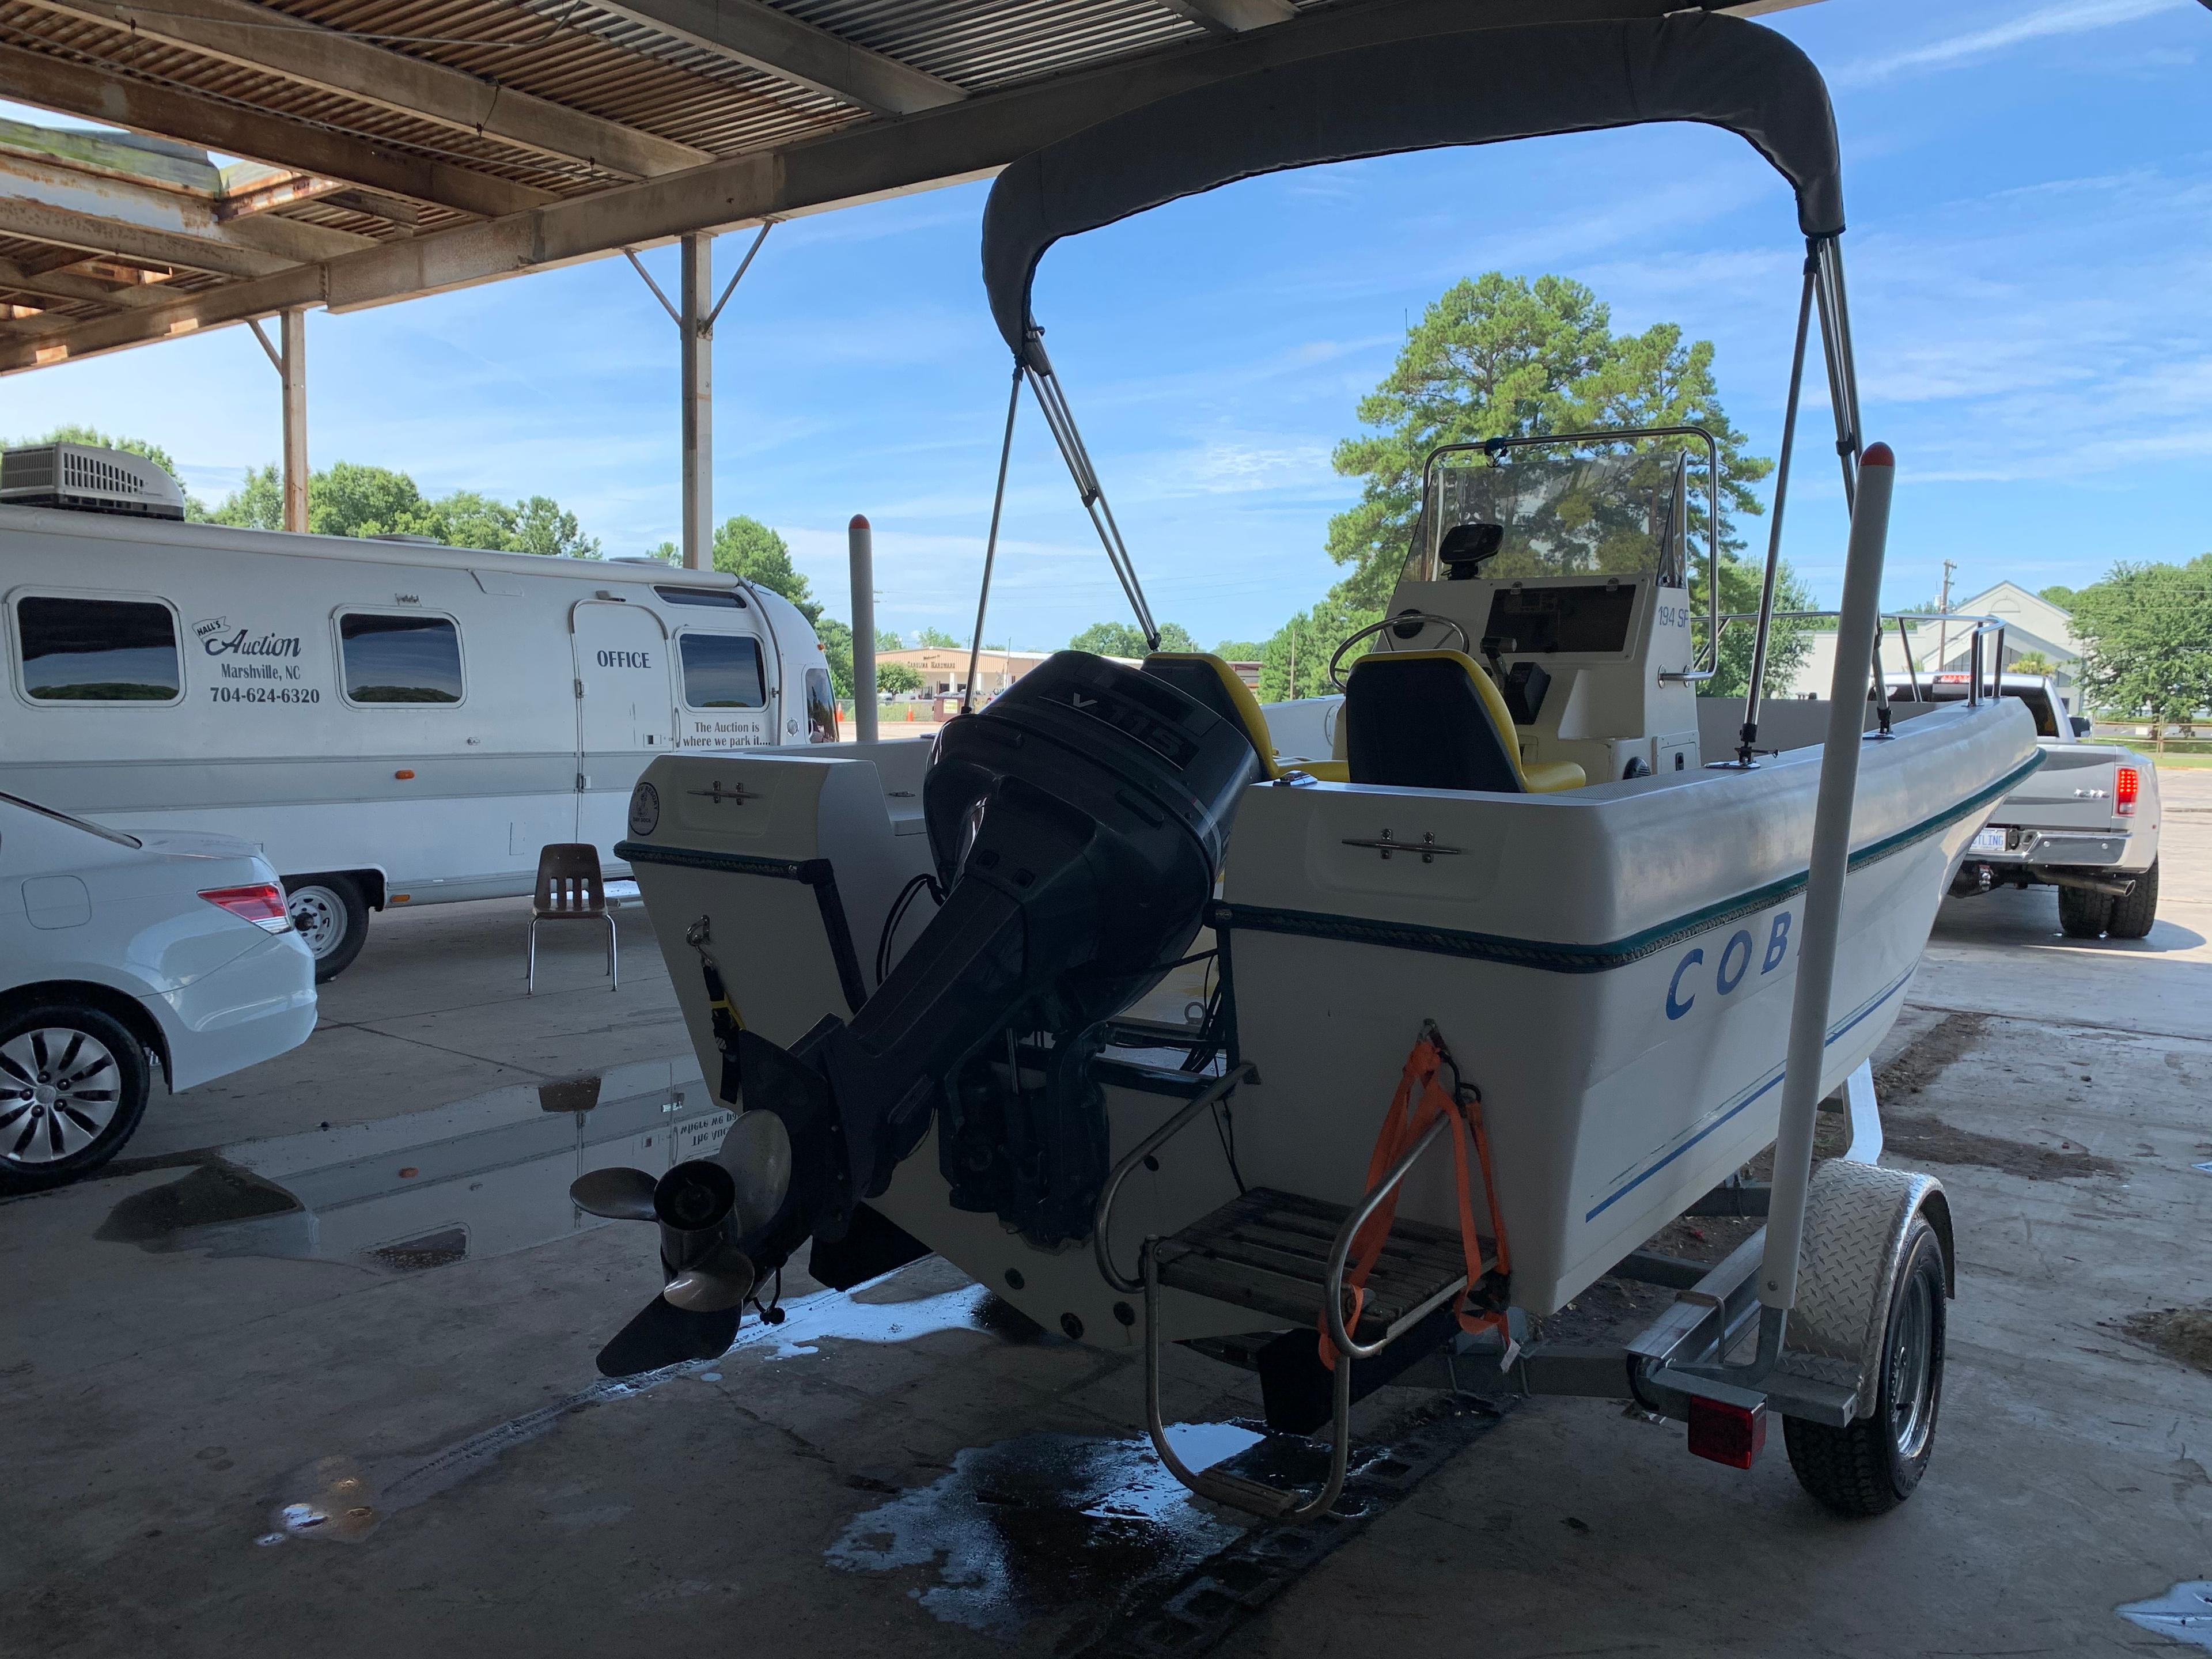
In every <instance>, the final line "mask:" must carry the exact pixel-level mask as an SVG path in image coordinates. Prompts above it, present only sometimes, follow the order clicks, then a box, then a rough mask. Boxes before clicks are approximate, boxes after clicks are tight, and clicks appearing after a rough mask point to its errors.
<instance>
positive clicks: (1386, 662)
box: [1344, 651, 1588, 795]
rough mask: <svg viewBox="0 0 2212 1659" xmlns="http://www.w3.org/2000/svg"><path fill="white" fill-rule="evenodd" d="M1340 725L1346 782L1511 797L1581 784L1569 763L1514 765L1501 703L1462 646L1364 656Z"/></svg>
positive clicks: (1515, 747)
mask: <svg viewBox="0 0 2212 1659" xmlns="http://www.w3.org/2000/svg"><path fill="white" fill-rule="evenodd" d="M1344 721H1345V746H1346V757H1347V760H1348V762H1349V764H1350V769H1351V774H1352V782H1354V783H1373V784H1383V785H1388V786H1391V787H1397V788H1401V789H1471V790H1481V791H1484V792H1486V793H1492V794H1505V795H1519V794H1548V793H1553V791H1556V790H1561V789H1579V788H1581V787H1583V784H1584V783H1585V782H1587V781H1588V779H1587V778H1586V777H1585V776H1584V775H1583V769H1582V768H1581V767H1579V766H1577V765H1574V764H1573V763H1571V762H1565V761H1553V762H1547V763H1536V764H1534V765H1529V764H1524V763H1522V759H1521V744H1520V741H1519V739H1518V738H1516V736H1515V734H1514V730H1513V716H1512V714H1510V712H1509V711H1508V710H1507V708H1506V707H1505V699H1504V697H1503V696H1500V695H1499V694H1498V688H1497V687H1496V686H1495V685H1493V684H1492V683H1491V679H1490V676H1489V675H1487V674H1486V673H1484V672H1483V671H1482V669H1481V668H1480V665H1477V664H1476V662H1475V660H1474V658H1472V657H1470V656H1468V654H1467V653H1465V652H1463V651H1376V652H1370V653H1369V654H1368V655H1366V656H1364V657H1362V658H1361V659H1359V660H1358V662H1356V663H1354V664H1352V675H1351V678H1349V679H1348V680H1346V683H1345V693H1344Z"/></svg>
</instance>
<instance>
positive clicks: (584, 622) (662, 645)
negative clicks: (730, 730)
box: [568, 599, 676, 856]
mask: <svg viewBox="0 0 2212 1659" xmlns="http://www.w3.org/2000/svg"><path fill="white" fill-rule="evenodd" d="M568 625H569V628H570V630H571V632H572V634H573V636H574V644H575V661H576V691H577V696H576V839H577V840H578V841H588V842H592V843H593V844H594V845H595V846H597V847H598V848H599V850H600V852H601V853H602V854H609V855H610V856H611V850H610V849H611V848H613V846H614V844H615V842H618V841H620V840H621V839H622V837H623V822H624V819H623V813H624V810H625V808H626V806H627V805H628V803H629V792H630V789H631V787H632V786H633V785H635V783H636V782H637V777H638V774H639V773H641V772H642V771H644V770H645V769H646V766H647V763H649V762H650V761H651V760H652V759H653V757H654V756H655V755H658V754H659V753H660V752H661V751H662V750H665V749H666V748H668V747H670V745H671V743H672V742H673V740H674V737H675V732H676V709H675V704H674V701H673V698H672V696H671V690H670V687H671V680H670V678H669V674H670V668H669V660H668V638H667V635H665V634H663V633H662V632H661V629H660V619H659V617H655V616H654V615H653V612H652V611H648V610H647V609H646V608H645V607H644V606H643V605H623V604H620V603H617V602H615V601H611V600H604V599H601V600H594V599H586V600H585V601H583V602H582V603H581V604H580V605H577V606H576V607H575V608H574V610H573V611H570V612H569V613H568Z"/></svg>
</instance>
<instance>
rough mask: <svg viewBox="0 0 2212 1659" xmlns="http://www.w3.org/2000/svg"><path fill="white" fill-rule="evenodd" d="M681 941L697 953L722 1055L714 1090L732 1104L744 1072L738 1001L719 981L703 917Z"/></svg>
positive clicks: (717, 964) (742, 1081) (720, 975)
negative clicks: (741, 1067) (741, 1065)
mask: <svg viewBox="0 0 2212 1659" xmlns="http://www.w3.org/2000/svg"><path fill="white" fill-rule="evenodd" d="M684 943H685V944H686V945H690V947H691V948H692V949H693V950H695V951H697V952H698V953H699V976H700V978H701V979H702V980H703V981H705V982H706V986H707V1016H708V1018H709V1019H710V1020H711V1021H712V1022H713V1023H714V1048H715V1049H716V1051H717V1052H718V1053H720V1055H721V1056H722V1077H721V1081H720V1083H719V1084H718V1085H716V1086H715V1090H714V1092H715V1093H716V1094H718V1095H720V1097H722V1100H723V1103H725V1104H726V1105H731V1106H735V1105H736V1104H737V1103H738V1097H739V1094H740V1092H741V1091H742V1089H743V1087H744V1073H743V1071H742V1070H741V1069H740V1068H739V1066H738V1032H740V1031H742V1030H744V1029H745V1022H744V1017H743V1016H742V1015H740V1014H739V1013H738V1006H737V1004H735V1003H734V1002H732V1001H731V1000H730V993H729V988H728V987H726V985H724V984H723V982H722V969H721V965H720V963H717V962H716V961H715V960H714V952H713V951H709V950H708V948H707V947H708V945H710V944H712V943H713V935H712V933H711V932H710V931H709V928H708V921H707V918H706V917H704V916H702V917H700V918H699V920H698V921H695V922H693V923H692V924H691V925H690V927H687V928H685V929H684Z"/></svg>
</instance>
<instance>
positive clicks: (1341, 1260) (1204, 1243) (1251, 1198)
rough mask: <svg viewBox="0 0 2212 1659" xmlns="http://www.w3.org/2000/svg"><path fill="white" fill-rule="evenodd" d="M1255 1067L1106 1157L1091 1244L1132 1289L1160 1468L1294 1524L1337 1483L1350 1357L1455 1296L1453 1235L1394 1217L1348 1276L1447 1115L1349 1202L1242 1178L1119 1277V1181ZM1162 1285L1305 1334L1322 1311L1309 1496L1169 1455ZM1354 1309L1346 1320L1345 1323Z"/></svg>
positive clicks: (1377, 1347)
mask: <svg viewBox="0 0 2212 1659" xmlns="http://www.w3.org/2000/svg"><path fill="white" fill-rule="evenodd" d="M1255 1075H1256V1073H1255V1068H1253V1067H1252V1066H1249V1065H1248V1066H1234V1067H1232V1068H1231V1070H1230V1072H1229V1073H1228V1074H1227V1075H1225V1076H1224V1077H1222V1078H1220V1079H1218V1080H1217V1081H1216V1082H1215V1083H1214V1084H1213V1085H1212V1086H1211V1087H1210V1088H1208V1089H1206V1091H1203V1092H1202V1093H1200V1094H1199V1095H1198V1096H1197V1097H1194V1099H1192V1100H1191V1101H1190V1103H1188V1104H1187V1105H1186V1106H1184V1107H1183V1108H1182V1109H1181V1110H1180V1111H1178V1112H1176V1114H1175V1115H1174V1116H1172V1117H1170V1119H1168V1121H1166V1122H1165V1123H1163V1124H1162V1125H1161V1126H1160V1127H1158V1129H1156V1130H1154V1131H1153V1132H1152V1133H1151V1134H1150V1135H1148V1136H1146V1138H1145V1139H1144V1140H1143V1141H1141V1142H1139V1144H1138V1145H1137V1146H1136V1147H1135V1148H1133V1150H1132V1151H1131V1152H1129V1154H1128V1155H1127V1157H1125V1158H1122V1159H1121V1162H1120V1163H1118V1164H1115V1166H1114V1172H1113V1174H1112V1175H1111V1176H1109V1177H1108V1179H1107V1182H1106V1184H1105V1186H1104V1188H1103V1189H1102V1190H1101V1191H1100V1193H1099V1196H1098V1207H1097V1216H1096V1231H1095V1234H1094V1243H1095V1247H1096V1249H1097V1257H1098V1267H1099V1271H1100V1272H1101V1273H1103V1275H1104V1276H1105V1278H1106V1279H1107V1281H1108V1282H1109V1284H1111V1285H1113V1286H1114V1287H1115V1289H1116V1290H1119V1291H1122V1292H1123V1293H1125V1294H1127V1295H1136V1294H1138V1293H1139V1292H1141V1293H1142V1295H1143V1297H1144V1309H1145V1424H1146V1429H1147V1431H1149V1432H1150V1433H1151V1435H1152V1446H1153V1449H1155V1450H1156V1451H1158V1453H1159V1456H1160V1461H1161V1462H1163V1463H1164V1464H1165V1465H1166V1466H1167V1468H1168V1472H1169V1473H1170V1474H1172V1475H1174V1476H1175V1478H1176V1480H1180V1481H1181V1482H1182V1484H1183V1485H1184V1486H1187V1487H1188V1488H1189V1489H1190V1490H1191V1491H1192V1492H1195V1493H1197V1494H1198V1495H1199V1496H1200V1497H1201V1498H1211V1499H1212V1500H1213V1501H1215V1502H1216V1503H1220V1504H1229V1505H1230V1506H1231V1507H1232V1508H1235V1509H1240V1510H1244V1511H1246V1512H1247V1513H1249V1514H1252V1515H1256V1516H1261V1518H1262V1519H1265V1520H1269V1521H1279V1522H1299V1521H1306V1520H1310V1519H1312V1518H1314V1517H1315V1516H1319V1515H1322V1514H1323V1513H1325V1512H1327V1510H1328V1509H1329V1508H1330V1507H1331V1506H1332V1505H1333V1504H1334V1503H1335V1502H1336V1500H1337V1498H1339V1497H1340V1496H1341V1495H1342V1494H1343V1492H1344V1482H1345V1476H1346V1471H1347V1468H1348V1467H1349V1464H1350V1460H1351V1451H1352V1364H1353V1362H1354V1361H1356V1360H1369V1359H1373V1358H1376V1356H1377V1355H1379V1354H1381V1353H1382V1352H1383V1351H1384V1350H1385V1349H1387V1348H1389V1346H1391V1345H1392V1344H1393V1343H1395V1342H1396V1341H1397V1340H1400V1339H1401V1337H1403V1336H1405V1335H1406V1334H1407V1333H1408V1332H1410V1331H1412V1330H1413V1329H1414V1328H1416V1327H1417V1326H1419V1325H1420V1324H1421V1323H1422V1322H1424V1321H1425V1320H1427V1319H1428V1318H1429V1317H1430V1316H1431V1315H1432V1314H1434V1313H1435V1312H1436V1311H1437V1310H1438V1309H1440V1308H1444V1307H1447V1306H1449V1305H1452V1304H1456V1303H1457V1302H1458V1301H1459V1299H1460V1298H1461V1297H1462V1296H1463V1295H1464V1294H1465V1293H1466V1292H1467V1291H1468V1289H1469V1280H1468V1267H1467V1255H1466V1252H1465V1250H1464V1249H1462V1243H1461V1239H1460V1237H1459V1235H1458V1234H1457V1233H1455V1232H1454V1231H1451V1230H1450V1229H1449V1228H1445V1227H1438V1226H1435V1225H1431V1224H1429V1223H1426V1222H1419V1221H1410V1220H1399V1221H1396V1222H1395V1224H1394V1225H1392V1227H1391V1229H1390V1231H1389V1237H1387V1238H1386V1239H1385V1240H1384V1241H1383V1245H1382V1249H1381V1250H1380V1252H1379V1253H1378V1254H1377V1255H1376V1259H1375V1261H1374V1263H1373V1265H1372V1267H1370V1269H1369V1271H1368V1274H1367V1279H1366V1282H1365V1285H1364V1294H1362V1293H1360V1292H1355V1291H1352V1290H1350V1289H1349V1287H1348V1286H1347V1285H1346V1273H1347V1268H1348V1266H1349V1263H1350V1261H1351V1258H1352V1250H1353V1241H1354V1239H1355V1237H1356V1236H1357V1235H1358V1233H1359V1231H1360V1229H1361V1228H1362V1227H1363V1226H1364V1225H1365V1223H1366V1221H1367V1219H1368V1218H1369V1217H1370V1216H1371V1215H1373V1214H1374V1213H1375V1212H1376V1210H1377V1209H1378V1208H1380V1207H1381V1206H1382V1205H1383V1202H1384V1201H1385V1200H1387V1199H1388V1198H1389V1196H1390V1194H1392V1193H1393V1192H1395V1190H1396V1189H1397V1187H1398V1184H1399V1183H1400V1182H1402V1181H1403V1180H1404V1179H1405V1178H1406V1176H1407V1173H1408V1172H1409V1171H1410V1170H1412V1169H1413V1165H1414V1164H1417V1163H1418V1162H1419V1160H1420V1158H1421V1156H1422V1154H1423V1153H1425V1152H1427V1151H1428V1150H1429V1148H1430V1147H1431V1146H1433V1145H1434V1144H1435V1143H1436V1141H1437V1139H1439V1138H1440V1137H1441V1136H1442V1135H1443V1133H1445V1131H1446V1130H1447V1129H1448V1128H1449V1127H1451V1125H1452V1121H1453V1120H1451V1119H1449V1118H1439V1119H1437V1121H1434V1122H1432V1123H1431V1124H1430V1125H1429V1127H1428V1128H1427V1129H1426V1130H1425V1132H1423V1133H1421V1135H1420V1136H1419V1138H1418V1139H1416V1140H1415V1141H1414V1142H1413V1145H1412V1146H1410V1147H1409V1148H1408V1149H1407V1151H1406V1152H1405V1153H1404V1154H1403V1155H1402V1156H1401V1158H1399V1159H1398V1160H1397V1162H1396V1163H1395V1164H1393V1165H1392V1166H1391V1167H1390V1168H1389V1170H1388V1171H1387V1172H1386V1173H1385V1174H1384V1175H1383V1177H1382V1178H1381V1179H1380V1180H1379V1181H1377V1182H1376V1183H1375V1186H1374V1188H1373V1190H1371V1191H1370V1192H1369V1193H1368V1194H1366V1196H1365V1197H1364V1198H1363V1199H1361V1200H1360V1201H1359V1202H1358V1203H1357V1204H1353V1205H1344V1204H1334V1203H1331V1202H1329V1201H1328V1200H1324V1199H1318V1198H1312V1197H1309V1196H1306V1195H1305V1194H1299V1193H1286V1192H1279V1191H1277V1190H1276V1189H1274V1188H1268V1187H1254V1188H1249V1190H1247V1191H1245V1192H1243V1193H1242V1194H1239V1195H1238V1196H1237V1197H1236V1198H1233V1199H1231V1200H1230V1201H1229V1202H1228V1203H1226V1204H1224V1205H1223V1206H1221V1207H1220V1208H1218V1209H1217V1210H1215V1211H1213V1212H1212V1213H1211V1214H1209V1215H1206V1216H1203V1217H1201V1218H1199V1219H1198V1220H1196V1221H1194V1222H1192V1223H1191V1224H1190V1225H1188V1226H1186V1227H1184V1228H1183V1229H1182V1230H1181V1231H1178V1232H1176V1233H1174V1234H1172V1235H1170V1236H1168V1237H1161V1236H1158V1235H1154V1236H1152V1237H1148V1238H1146V1241H1145V1244H1144V1249H1143V1252H1142V1255H1141V1257H1140V1262H1139V1268H1138V1275H1137V1277H1136V1278H1135V1279H1129V1278H1127V1277H1126V1276H1124V1275H1123V1274H1122V1273H1121V1270H1120V1269H1119V1268H1118V1267H1115V1263H1114V1260H1113V1253H1112V1249H1111V1247H1110V1244H1109V1239H1110V1237H1111V1234H1110V1232H1109V1227H1110V1224H1111V1222H1112V1219H1113V1211H1114V1201H1115V1197H1116V1195H1117V1194H1119V1192H1120V1190H1121V1183H1122V1182H1123V1181H1124V1180H1125V1179H1127V1176H1128V1175H1129V1174H1130V1172H1131V1171H1132V1170H1136V1169H1138V1168H1139V1167H1141V1166H1142V1165H1143V1164H1145V1162H1146V1160H1147V1159H1148V1158H1152V1156H1153V1154H1155V1153H1156V1152H1158V1151H1159V1149H1160V1148H1161V1147H1162V1146H1164V1145H1166V1143H1167V1142H1168V1141H1170V1140H1171V1139H1174V1138H1175V1137H1176V1135H1177V1134H1179V1133H1182V1131H1183V1130H1184V1129H1186V1128H1188V1127H1189V1126H1190V1125H1191V1124H1192V1123H1194V1122H1195V1121H1197V1120H1198V1119H1199V1118H1200V1117H1201V1116H1203V1115H1206V1113H1208V1112H1210V1111H1212V1110H1213V1109H1215V1108H1216V1107H1218V1106H1219V1105H1221V1104H1223V1103H1225V1102H1226V1101H1227V1100H1228V1099H1229V1097H1231V1095H1233V1094H1234V1093H1235V1092H1236V1091H1237V1089H1238V1088H1239V1087H1241V1086H1242V1085H1244V1084H1245V1083H1248V1082H1249V1081H1251V1080H1252V1079H1254V1077H1255ZM1481 1250H1482V1266H1483V1268H1484V1270H1485V1273H1486V1274H1487V1273H1489V1271H1490V1270H1492V1269H1493V1268H1495V1267H1496V1266H1497V1253H1496V1246H1495V1243H1494V1241H1492V1240H1491V1239H1488V1238H1485V1239H1483V1240H1482V1241H1481ZM1162 1286H1165V1287H1167V1288H1168V1289H1170V1290H1178V1291H1188V1292H1189V1293H1191V1294H1192V1295H1194V1296H1203V1297H1211V1298H1212V1299H1213V1300H1215V1301H1217V1302H1227V1303H1231V1304H1235V1305H1237V1306H1239V1307H1245V1308H1249V1309H1251V1310H1253V1312H1254V1313H1255V1314H1256V1315H1259V1316H1261V1318H1262V1319H1263V1320H1264V1321H1265V1322H1267V1324H1268V1325H1270V1326H1273V1325H1275V1324H1285V1325H1288V1326H1290V1327H1291V1328H1292V1329H1303V1330H1308V1331H1313V1332H1315V1333H1316V1341H1318V1333H1319V1329H1320V1328H1321V1327H1322V1324H1323V1323H1324V1322H1326V1324H1327V1328H1328V1334H1329V1338H1330V1340H1331V1341H1333V1342H1334V1345H1335V1346H1336V1349H1337V1358H1336V1363H1335V1364H1334V1368H1333V1370H1332V1380H1331V1413H1330V1440H1329V1463H1328V1480H1327V1482H1326V1483H1325V1484H1324V1485H1323V1486H1322V1489H1321V1491H1320V1492H1318V1493H1316V1495H1315V1496H1314V1497H1312V1498H1304V1499H1302V1498H1300V1496H1299V1494H1298V1493H1297V1492H1291V1491H1286V1490H1285V1489H1283V1488H1281V1487H1279V1486H1269V1485H1267V1484H1266V1483H1264V1482H1262V1481H1258V1480H1249V1479H1247V1478H1246V1477H1244V1476H1243V1475H1237V1474H1228V1473H1226V1472H1224V1471H1221V1470H1218V1469H1193V1468H1189V1467H1188V1465H1186V1464H1185V1463H1184V1462H1182V1459H1181V1458H1180V1457H1178V1456H1177V1455H1176V1451H1175V1448H1174V1447H1173V1446H1172V1445H1170V1443H1169V1441H1168V1437H1167V1425H1166V1424H1165V1423H1164V1421H1163V1420H1162V1418H1161V1414H1160V1349H1161V1334H1160V1333H1161V1320H1160V1305H1159V1304H1160V1290H1161V1288H1162ZM1354 1307H1356V1308H1357V1310H1358V1311H1357V1315H1356V1320H1355V1322H1352V1324H1351V1325H1350V1327H1349V1328H1347V1315H1348V1313H1349V1311H1350V1310H1352V1309H1353V1308H1354Z"/></svg>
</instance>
